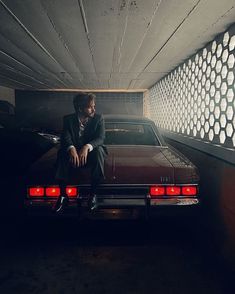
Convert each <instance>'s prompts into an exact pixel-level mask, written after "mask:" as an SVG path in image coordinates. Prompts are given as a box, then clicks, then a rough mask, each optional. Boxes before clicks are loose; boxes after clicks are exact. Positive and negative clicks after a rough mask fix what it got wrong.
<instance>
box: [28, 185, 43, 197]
mask: <svg viewBox="0 0 235 294" xmlns="http://www.w3.org/2000/svg"><path fill="white" fill-rule="evenodd" d="M29 196H30V197H42V196H44V188H43V187H31V188H29Z"/></svg>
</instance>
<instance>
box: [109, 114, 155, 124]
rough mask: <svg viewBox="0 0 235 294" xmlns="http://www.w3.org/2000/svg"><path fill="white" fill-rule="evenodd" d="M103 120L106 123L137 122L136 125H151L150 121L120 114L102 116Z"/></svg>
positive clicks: (141, 117)
mask: <svg viewBox="0 0 235 294" xmlns="http://www.w3.org/2000/svg"><path fill="white" fill-rule="evenodd" d="M104 119H105V121H107V122H113V121H115V122H138V123H153V121H152V120H151V119H148V118H147V117H144V116H138V115H122V114H118V115H117V114H104Z"/></svg>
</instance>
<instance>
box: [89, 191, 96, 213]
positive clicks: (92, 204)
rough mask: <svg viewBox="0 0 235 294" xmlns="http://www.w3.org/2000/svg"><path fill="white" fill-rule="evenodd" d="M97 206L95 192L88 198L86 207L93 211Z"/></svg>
mask: <svg viewBox="0 0 235 294" xmlns="http://www.w3.org/2000/svg"><path fill="white" fill-rule="evenodd" d="M97 207H98V203H97V196H96V194H91V195H90V196H89V199H88V209H89V211H91V212H92V211H95V210H96V209H97Z"/></svg>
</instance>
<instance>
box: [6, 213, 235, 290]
mask: <svg viewBox="0 0 235 294" xmlns="http://www.w3.org/2000/svg"><path fill="white" fill-rule="evenodd" d="M1 231H2V232H1V246H0V248H1V251H0V293H1V294H8V293H9V294H10V293H17V294H20V293H22V294H23V293H24V294H27V293H31V294H36V293H40V294H42V293H43V294H44V293H45V294H63V293H64V294H68V293H92V294H93V293H94V294H96V293H100V294H101V293H102V294H105V293H118V294H120V293H128V294H132V293H133V294H134V293H135V294H137V293H161V294H163V293H164V294H167V293H174V294H177V293H181V294H182V293H191V294H194V293H197V294H199V293H200V294H204V293H206V294H211V293H213V294H221V293H226V294H230V293H231V294H232V293H235V291H234V290H235V289H233V288H232V287H233V284H234V283H233V281H234V276H233V274H232V272H231V271H230V270H229V269H228V268H227V267H226V265H225V264H224V263H223V261H222V259H221V258H220V254H219V248H218V244H217V243H218V242H217V240H215V238H214V237H213V236H212V234H211V233H210V231H209V230H208V229H207V228H206V226H203V224H202V222H198V221H196V220H195V221H193V220H188V219H184V218H172V219H168V218H163V217H161V218H158V219H156V220H155V221H153V222H150V223H145V222H143V221H132V220H129V221H96V222H94V221H84V222H82V223H79V224H77V223H76V221H74V220H72V219H64V220H56V221H55V220H49V219H45V220H43V221H42V220H33V219H29V220H27V222H26V223H24V225H23V224H22V223H20V222H18V223H17V224H16V223H15V221H14V222H13V221H11V222H10V221H7V220H6V219H4V220H2V221H1Z"/></svg>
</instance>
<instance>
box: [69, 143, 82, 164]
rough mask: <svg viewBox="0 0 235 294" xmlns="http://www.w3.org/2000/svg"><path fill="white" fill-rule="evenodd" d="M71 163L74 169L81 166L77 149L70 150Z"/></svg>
mask: <svg viewBox="0 0 235 294" xmlns="http://www.w3.org/2000/svg"><path fill="white" fill-rule="evenodd" d="M68 152H69V162H70V163H71V164H72V166H73V167H79V166H80V160H79V156H78V153H77V150H76V148H75V147H72V148H70V149H69V151H68Z"/></svg>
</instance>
